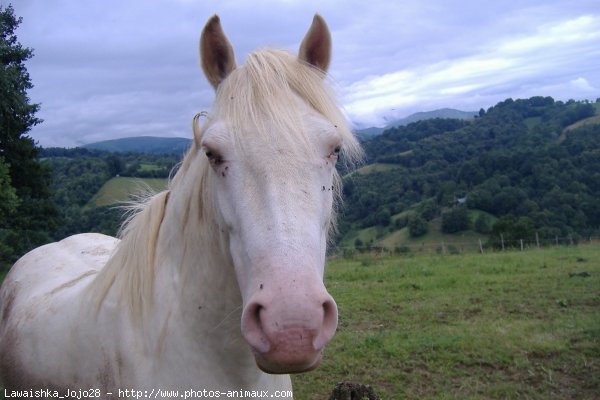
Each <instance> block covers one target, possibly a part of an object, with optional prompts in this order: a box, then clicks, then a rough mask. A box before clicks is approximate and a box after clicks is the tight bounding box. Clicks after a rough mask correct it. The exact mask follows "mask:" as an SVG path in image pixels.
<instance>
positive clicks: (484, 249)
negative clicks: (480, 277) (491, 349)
mask: <svg viewBox="0 0 600 400" xmlns="http://www.w3.org/2000/svg"><path fill="white" fill-rule="evenodd" d="M580 244H582V245H583V244H585V245H598V246H600V237H594V236H581V235H569V236H566V237H558V236H555V237H554V238H540V237H539V236H538V235H536V236H535V237H533V238H529V239H504V237H503V236H501V237H500V238H498V239H493V240H491V239H488V238H476V239H464V238H463V239H458V240H440V241H439V242H436V241H424V242H421V243H417V242H415V241H411V242H409V243H400V244H398V245H396V246H395V247H393V248H390V247H387V246H357V247H343V246H338V247H336V248H334V249H333V250H332V251H331V255H332V256H334V257H343V258H352V257H354V256H358V255H365V254H370V255H372V256H392V255H400V254H411V253H415V254H442V255H446V254H448V255H450V254H464V253H480V254H485V253H488V252H499V251H508V250H511V251H515V250H516V251H527V250H532V249H541V248H548V247H574V246H578V245H580Z"/></svg>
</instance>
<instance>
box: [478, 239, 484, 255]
mask: <svg viewBox="0 0 600 400" xmlns="http://www.w3.org/2000/svg"><path fill="white" fill-rule="evenodd" d="M479 250H480V251H481V254H483V245H482V244H481V238H479Z"/></svg>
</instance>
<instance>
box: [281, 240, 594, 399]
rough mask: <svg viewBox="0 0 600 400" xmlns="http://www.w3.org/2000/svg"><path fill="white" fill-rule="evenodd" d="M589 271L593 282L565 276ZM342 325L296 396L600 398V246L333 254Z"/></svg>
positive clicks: (331, 280)
mask: <svg viewBox="0 0 600 400" xmlns="http://www.w3.org/2000/svg"><path fill="white" fill-rule="evenodd" d="M583 271H585V272H588V273H589V274H590V275H591V276H590V277H580V276H573V277H570V276H569V273H579V272H583ZM326 285H327V287H328V289H329V291H330V293H331V294H332V295H333V297H334V298H335V299H336V302H337V303H338V307H339V312H340V322H339V327H338V332H337V334H336V336H335V337H334V339H333V340H332V342H331V343H330V344H329V346H328V347H327V349H326V350H325V355H324V361H323V363H322V365H321V366H320V367H319V368H318V369H317V370H315V371H313V372H309V373H306V374H300V375H295V376H294V377H293V382H294V390H295V394H296V398H298V399H303V400H312V399H314V400H316V399H319V400H321V399H327V398H328V395H329V393H330V392H331V390H332V389H333V387H334V386H335V384H336V383H337V382H339V381H343V380H348V381H353V382H358V383H362V384H370V385H372V386H373V387H374V388H375V390H376V391H377V392H378V394H380V395H381V396H383V398H385V399H403V398H406V399H506V398H519V399H520V398H528V399H548V398H560V399H569V398H581V399H592V398H599V397H600V311H599V310H600V248H599V247H597V246H595V247H592V246H580V247H574V248H553V249H544V250H530V251H526V252H504V253H486V254H484V255H480V254H470V255H453V256H436V255H418V256H414V255H413V256H407V257H404V258H402V257H397V258H386V259H373V258H363V259H356V260H333V261H331V262H330V265H329V266H328V269H327V273H326Z"/></svg>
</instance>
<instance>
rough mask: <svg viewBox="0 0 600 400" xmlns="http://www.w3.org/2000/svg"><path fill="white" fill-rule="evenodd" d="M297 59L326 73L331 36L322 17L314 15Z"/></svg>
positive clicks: (329, 58)
mask: <svg viewBox="0 0 600 400" xmlns="http://www.w3.org/2000/svg"><path fill="white" fill-rule="evenodd" d="M298 58H299V59H300V60H302V61H306V62H307V63H309V64H311V65H314V66H315V67H317V68H319V69H321V70H322V71H323V72H327V68H329V62H330V61H331V34H330V33H329V28H327V24H326V23H325V20H324V19H323V17H321V16H320V15H319V14H315V17H314V18H313V22H312V25H311V26H310V28H309V29H308V32H307V33H306V36H304V39H303V40H302V44H300V51H299V52H298Z"/></svg>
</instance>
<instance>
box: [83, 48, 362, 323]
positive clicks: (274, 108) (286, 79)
mask: <svg viewBox="0 0 600 400" xmlns="http://www.w3.org/2000/svg"><path fill="white" fill-rule="evenodd" d="M326 83H327V80H326V77H325V76H324V73H323V72H322V71H320V70H318V69H316V68H314V67H312V66H310V65H308V64H306V63H303V62H300V61H298V58H297V57H296V56H294V55H292V54H290V53H288V52H286V51H282V50H273V49H265V50H260V51H257V52H255V53H253V54H251V55H250V56H249V57H248V60H247V62H246V64H245V65H243V66H241V67H238V68H236V69H235V70H234V71H233V72H231V74H230V75H229V76H228V77H227V79H225V80H224V81H223V82H222V83H221V84H220V85H219V87H218V89H217V94H216V98H215V103H214V105H213V109H212V112H211V113H210V116H209V117H208V121H207V123H205V124H204V125H203V126H202V127H201V128H200V129H197V127H196V125H195V123H196V118H195V119H194V136H195V140H194V142H193V143H192V146H191V148H190V150H189V151H188V153H187V154H186V156H185V158H184V160H183V162H182V164H181V167H180V168H179V171H178V172H177V174H176V175H175V177H174V178H173V181H172V182H171V184H170V191H171V192H172V196H171V197H174V196H175V194H176V193H177V194H179V193H182V192H184V191H185V196H182V197H184V198H185V199H186V200H185V201H186V203H187V204H186V205H185V206H184V207H182V208H183V209H184V210H188V211H187V212H191V211H190V210H192V207H195V208H196V209H194V212H193V214H194V215H196V216H197V217H198V218H199V221H197V220H193V221H190V223H193V224H199V223H202V222H203V221H205V218H204V214H209V213H211V212H212V213H214V212H215V210H214V208H213V205H212V204H211V202H212V201H211V198H212V197H211V196H210V189H209V188H207V187H206V186H207V185H209V182H210V180H209V179H207V178H208V171H209V163H208V162H207V160H206V158H205V157H203V158H202V160H203V161H202V164H201V166H200V167H198V165H197V164H196V163H195V162H194V160H195V159H196V157H197V155H198V152H199V151H200V138H201V136H202V135H203V134H204V132H205V131H206V129H208V128H209V127H210V125H211V123H212V122H214V121H223V122H225V123H226V124H227V126H228V129H229V133H230V134H231V135H232V137H233V139H234V142H235V143H236V145H238V146H239V147H240V149H242V150H243V149H244V142H245V141H247V140H251V139H252V138H249V137H247V136H245V135H247V134H248V132H252V133H253V134H254V135H258V138H259V139H261V142H263V143H269V144H271V145H274V146H275V145H276V146H278V147H280V146H284V147H285V148H286V149H287V150H288V151H289V154H291V155H292V157H291V158H290V159H287V161H286V162H289V163H290V165H293V164H294V159H296V160H297V161H298V162H301V161H302V158H303V156H305V155H306V151H307V146H309V143H310V140H308V137H309V136H308V135H310V131H309V130H307V129H305V126H304V121H303V118H304V117H306V115H304V114H302V113H301V112H299V111H298V99H301V100H302V101H304V102H305V103H306V104H307V105H308V106H310V107H311V108H312V109H314V110H315V111H317V112H318V113H319V114H321V115H323V116H324V117H325V118H326V119H327V120H329V121H330V122H331V123H332V124H333V125H334V126H335V128H336V131H337V133H338V134H339V135H340V138H341V139H342V143H343V145H342V152H343V154H344V160H345V161H346V162H349V163H354V162H357V161H359V160H360V158H361V156H362V151H361V148H360V145H359V143H358V141H357V140H356V138H355V137H354V135H353V134H352V132H351V131H350V129H349V127H348V125H347V122H346V119H345V118H344V116H343V114H342V112H341V111H340V109H339V106H338V104H337V102H336V100H335V96H334V95H333V94H332V91H331V89H330V88H329V87H328V86H327V84H326ZM267 127H269V128H270V129H267ZM273 127H276V129H275V130H274V129H273ZM309 151H310V150H309ZM293 156H295V157H293ZM334 181H335V189H336V191H335V192H336V198H339V193H340V189H341V185H340V184H339V183H340V179H339V177H338V176H337V174H336V175H335V179H334ZM190 183H192V185H190ZM190 186H191V187H190ZM168 199H169V192H162V193H159V194H157V195H155V196H154V197H151V198H149V199H148V200H147V201H144V202H142V203H140V205H139V207H138V212H136V213H135V214H134V215H133V216H132V217H131V218H130V219H129V220H128V222H126V224H125V226H124V229H123V231H122V233H123V235H122V237H123V239H122V241H121V243H120V244H119V246H118V249H117V250H116V252H115V253H114V255H113V256H112V257H111V258H110V260H109V261H108V263H107V265H106V266H105V267H104V269H103V270H102V271H101V272H100V273H99V274H98V276H97V277H96V279H95V282H94V284H93V287H92V289H93V295H94V296H95V299H96V301H97V302H98V305H100V304H101V303H102V301H103V300H104V298H105V297H106V295H107V293H108V291H109V290H110V288H111V287H112V286H113V285H117V290H118V298H120V299H122V298H123V297H125V298H127V299H128V303H129V306H130V309H131V311H132V312H133V313H134V315H138V316H139V315H141V313H142V311H143V309H144V305H145V304H146V303H148V302H149V301H150V299H151V296H152V286H153V281H154V275H155V261H156V260H155V253H154V251H155V248H156V244H157V239H158V235H159V230H160V225H161V223H162V220H163V217H164V214H165V207H166V204H167V200H168ZM198 208H199V209H198ZM187 220H188V218H186V217H184V218H183V221H187ZM334 226H335V224H332V225H331V227H332V228H334ZM182 229H183V227H182ZM332 230H333V229H332Z"/></svg>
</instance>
